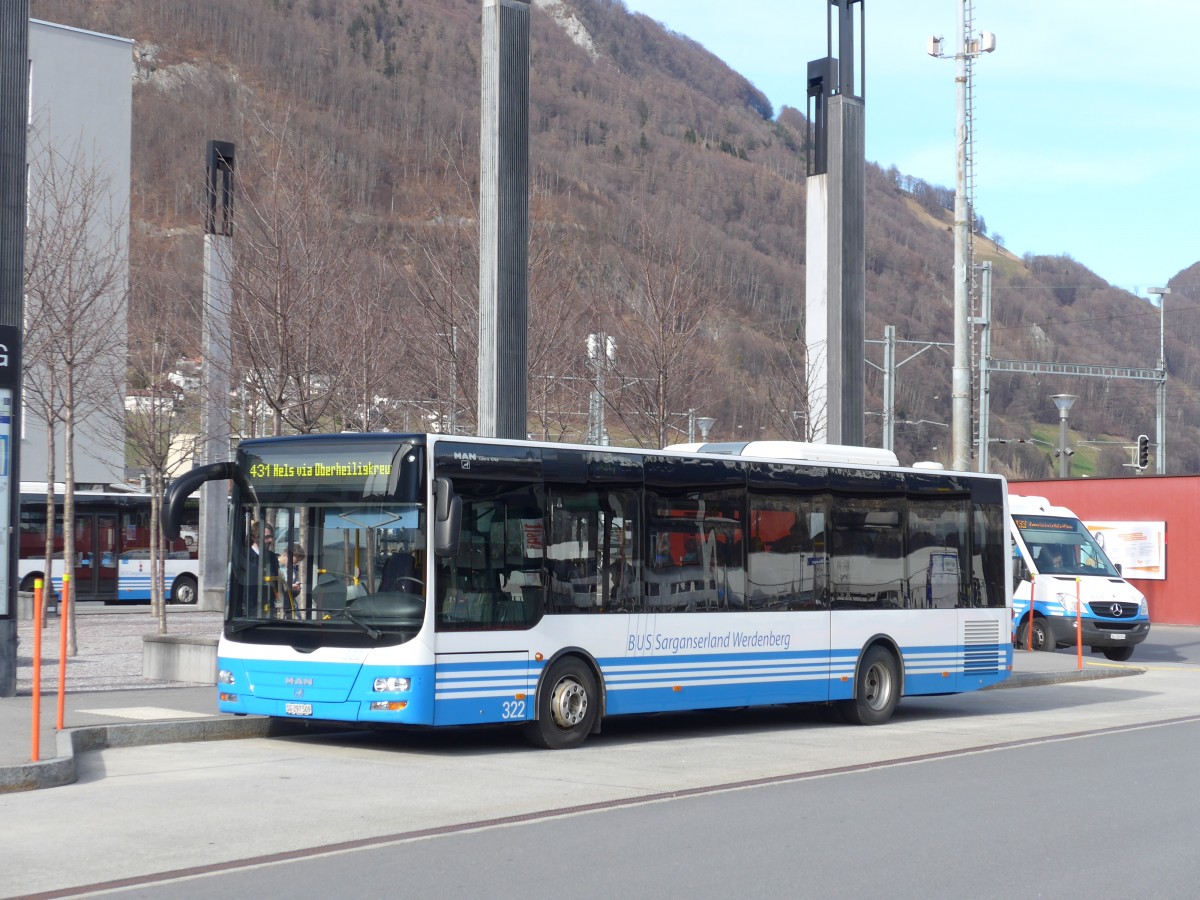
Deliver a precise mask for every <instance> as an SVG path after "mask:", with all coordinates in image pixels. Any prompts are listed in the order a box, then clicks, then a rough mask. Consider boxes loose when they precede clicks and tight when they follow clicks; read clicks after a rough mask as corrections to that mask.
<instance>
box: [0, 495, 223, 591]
mask: <svg viewBox="0 0 1200 900" xmlns="http://www.w3.org/2000/svg"><path fill="white" fill-rule="evenodd" d="M150 503H151V497H150V495H149V494H143V493H113V492H108V491H76V492H75V531H74V533H75V566H74V571H73V572H72V575H71V587H72V590H73V591H74V593H75V599H76V600H77V601H80V602H85V601H102V602H104V603H146V602H149V600H150V586H151V583H152V578H151V572H150ZM55 504H56V505H55V516H54V528H53V532H51V531H50V529H48V528H47V526H46V489H45V485H44V484H43V485H36V484H33V483H26V484H22V486H21V527H20V549H19V552H18V557H19V558H18V560H17V577H18V578H19V584H20V589H21V590H22V591H32V590H33V587H34V582H35V581H36V580H37V579H39V578H41V579H42V580H43V581H45V580H46V571H45V569H46V541H47V535H48V534H52V535H53V537H52V538H51V540H52V541H53V550H52V559H51V563H52V572H51V579H52V581H53V585H54V591H55V593H58V594H61V592H62V575H63V535H64V531H63V497H62V493H61V490H60V491H56V492H55ZM199 509H200V508H199V504H198V502H197V501H195V500H185V501H184V503H183V505H182V507H181V510H180V512H181V515H182V518H181V520H180V533H179V535H178V536H177V538H176V539H175V540H174V541H172V542H171V543H170V545H169V546H168V548H167V558H166V560H165V562H164V576H163V590H164V593H165V596H166V597H167V599H168V600H169V601H170V602H172V603H195V602H196V599H197V597H198V596H199V593H198V590H197V588H198V585H199V583H200V581H199V579H200V560H199V555H200V554H199V551H200V547H199V544H198V540H197V536H198V533H199V532H198V525H199V519H200V515H199Z"/></svg>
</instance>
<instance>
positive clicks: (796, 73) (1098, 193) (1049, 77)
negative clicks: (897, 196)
mask: <svg viewBox="0 0 1200 900" xmlns="http://www.w3.org/2000/svg"><path fill="white" fill-rule="evenodd" d="M625 5H626V7H627V8H628V9H629V10H630V11H631V12H640V13H645V14H646V15H648V16H649V17H650V18H652V19H655V20H657V21H660V22H662V23H664V24H665V25H666V26H667V27H668V28H669V29H671V30H672V31H676V32H679V33H680V34H685V35H687V36H688V37H690V38H692V39H693V40H695V41H698V42H699V43H701V44H703V45H704V46H705V47H706V48H707V49H708V50H710V51H711V52H712V53H714V54H715V55H716V56H718V57H720V58H721V59H723V60H724V61H725V62H726V63H727V64H728V65H729V66H730V67H731V68H733V69H734V70H736V71H738V72H740V73H741V74H742V75H744V76H745V77H746V78H748V79H749V80H750V81H751V82H752V83H753V84H754V85H755V86H756V87H757V88H758V89H759V90H761V91H762V92H763V93H765V94H766V95H767V97H768V98H769V99H770V101H771V103H772V104H773V105H774V107H775V110H776V112H778V111H779V108H780V107H781V106H783V105H785V104H786V105H788V106H793V107H795V108H797V109H800V110H804V109H805V107H806V97H805V77H806V70H807V64H808V61H809V60H811V59H817V58H819V57H822V56H825V55H826V46H825V8H826V3H825V2H823V0H821V2H802V0H741V2H740V3H737V4H731V3H730V2H729V0H625ZM865 5H866V63H867V69H866V122H867V159H869V160H871V161H873V162H876V163H879V164H880V165H882V166H884V167H885V168H886V167H888V166H891V165H895V166H896V167H898V168H899V169H900V170H901V171H902V172H904V173H905V174H908V175H915V176H917V177H919V178H923V179H925V180H926V181H929V182H931V183H934V184H940V185H944V186H946V187H950V188H953V187H954V179H955V175H954V170H955V139H954V127H955V121H954V120H955V91H954V70H955V65H954V61H953V59H934V58H932V57H930V56H927V55H926V53H925V45H926V40H927V38H928V37H929V36H931V35H935V34H936V35H942V36H944V37H945V38H946V46H947V47H948V48H949V49H950V52H951V53H953V47H954V41H955V37H956V33H957V32H956V21H957V18H956V17H957V12H958V8H959V5H960V3H959V0H884V2H870V3H866V4H865ZM974 11H975V30H976V31H991V32H994V33H995V35H996V51H995V52H994V53H990V54H986V55H984V56H982V57H980V58H979V59H978V61H977V62H976V64H975V81H974V84H975V96H976V106H975V108H976V120H975V121H976V125H975V137H976V164H975V172H976V191H975V198H976V209H977V211H978V212H979V214H980V215H982V216H983V217H984V220H985V222H986V224H987V228H988V231H989V232H990V233H993V234H999V235H1001V236H1002V237H1003V238H1004V243H1005V246H1006V247H1007V248H1008V249H1009V250H1011V251H1013V252H1015V253H1017V254H1018V255H1021V254H1024V253H1037V254H1060V253H1066V254H1069V255H1070V256H1072V257H1073V258H1074V259H1076V260H1078V261H1079V262H1081V263H1083V264H1084V265H1086V266H1087V267H1088V268H1090V269H1092V270H1093V271H1094V272H1096V273H1097V274H1098V275H1100V277H1102V278H1104V279H1105V280H1106V281H1109V282H1111V283H1113V284H1115V285H1117V286H1119V287H1122V288H1125V289H1126V290H1129V291H1133V292H1134V293H1138V294H1141V295H1142V296H1145V288H1146V287H1147V286H1154V285H1160V284H1165V283H1166V281H1167V279H1168V278H1171V277H1172V276H1174V275H1175V274H1176V273H1178V272H1179V271H1180V270H1182V269H1184V268H1187V267H1188V266H1190V265H1192V264H1193V263H1195V262H1197V261H1200V27H1198V26H1200V3H1198V2H1196V0H1154V2H1146V3H1141V2H1136V0H1088V2H1085V0H976V2H975V4H974ZM834 55H835V56H836V55H837V51H836V48H835V50H834Z"/></svg>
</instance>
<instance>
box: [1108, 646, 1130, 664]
mask: <svg viewBox="0 0 1200 900" xmlns="http://www.w3.org/2000/svg"><path fill="white" fill-rule="evenodd" d="M1100 652H1101V653H1103V654H1104V658H1105V659H1111V660H1112V661H1113V662H1125V661H1126V660H1127V659H1129V658H1130V657H1131V656H1133V648H1132V647H1102V648H1101V650H1100Z"/></svg>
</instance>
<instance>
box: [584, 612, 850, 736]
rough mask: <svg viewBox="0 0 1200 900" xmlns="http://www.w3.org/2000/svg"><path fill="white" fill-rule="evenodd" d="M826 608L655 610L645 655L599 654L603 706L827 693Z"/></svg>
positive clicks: (643, 708) (710, 704)
mask: <svg viewBox="0 0 1200 900" xmlns="http://www.w3.org/2000/svg"><path fill="white" fill-rule="evenodd" d="M828 635H829V613H828V612H825V611H819V610H817V611H806V612H802V613H797V612H789V613H781V614H780V615H778V616H776V615H772V614H771V613H750V614H737V613H733V614H712V613H705V614H700V615H695V614H686V613H681V614H677V615H676V614H669V615H668V614H659V615H657V616H655V617H654V623H653V626H652V627H651V629H650V630H649V631H648V632H647V633H646V634H644V635H641V636H640V646H642V647H646V648H648V652H647V653H645V654H644V655H636V654H634V653H632V652H631V653H629V654H626V655H625V656H623V657H615V656H614V657H606V658H602V659H601V660H600V665H601V668H602V669H603V672H604V681H605V685H606V687H607V690H608V707H607V709H608V712H609V714H611V715H620V714H624V713H645V712H662V711H669V710H685V709H715V708H720V707H729V706H748V705H764V704H773V703H808V702H824V701H825V700H827V699H828V697H829V650H828Z"/></svg>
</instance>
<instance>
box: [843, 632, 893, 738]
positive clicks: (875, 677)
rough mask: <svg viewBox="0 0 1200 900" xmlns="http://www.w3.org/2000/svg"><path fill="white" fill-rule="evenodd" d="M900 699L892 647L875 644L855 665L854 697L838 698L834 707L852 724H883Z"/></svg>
mask: <svg viewBox="0 0 1200 900" xmlns="http://www.w3.org/2000/svg"><path fill="white" fill-rule="evenodd" d="M899 702H900V667H899V666H898V665H897V664H896V657H895V656H893V655H892V653H891V651H889V650H886V649H885V648H883V647H879V646H875V647H872V648H871V649H869V650H868V651H867V652H866V654H865V655H864V656H863V658H862V663H861V664H860V665H859V667H858V678H857V679H856V681H855V683H854V699H853V700H839V701H838V702H837V711H838V713H839V714H840V715H841V717H842V718H843V719H844V720H845V721H847V722H849V723H850V724H851V725H882V724H883V723H884V722H886V721H887V720H888V719H890V718H891V717H892V713H893V712H895V711H896V704H897V703H899Z"/></svg>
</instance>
